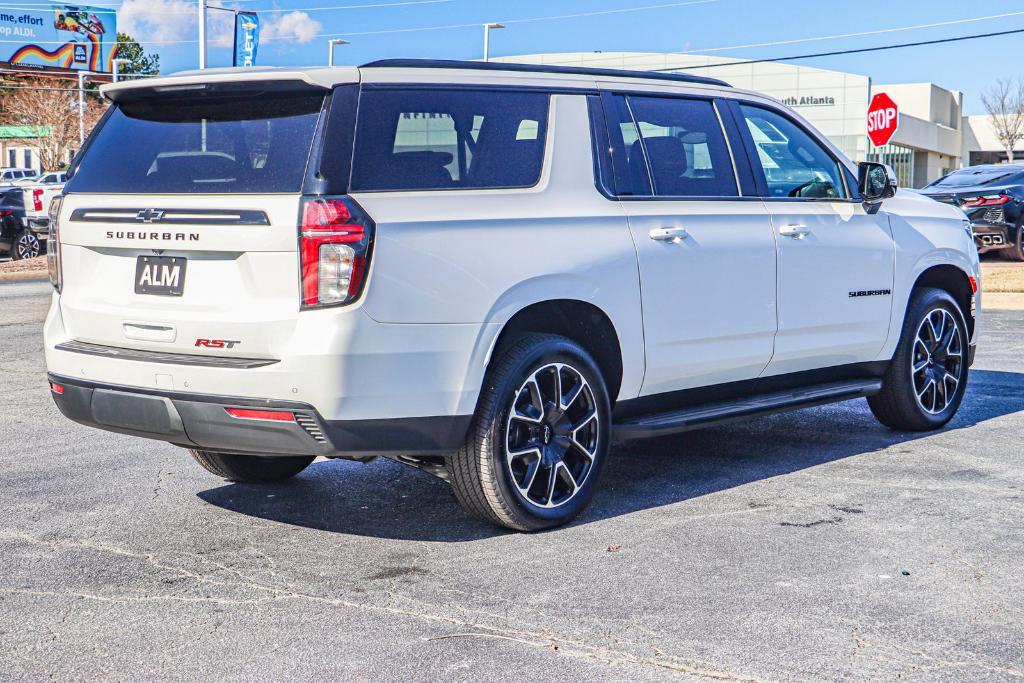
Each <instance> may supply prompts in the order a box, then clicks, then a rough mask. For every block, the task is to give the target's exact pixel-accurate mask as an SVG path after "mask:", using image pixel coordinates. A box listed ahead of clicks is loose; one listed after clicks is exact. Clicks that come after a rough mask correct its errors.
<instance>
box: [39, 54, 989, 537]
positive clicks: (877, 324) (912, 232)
mask: <svg viewBox="0 0 1024 683" xmlns="http://www.w3.org/2000/svg"><path fill="white" fill-rule="evenodd" d="M103 93H104V95H105V96H106V97H107V98H109V99H110V100H112V101H113V102H114V106H113V107H111V109H110V111H109V112H108V114H107V115H106V117H105V118H104V120H103V121H102V123H101V125H99V126H98V128H97V131H96V132H94V133H93V135H92V136H91V137H90V139H89V141H88V144H87V147H86V148H85V150H84V153H83V155H82V156H81V159H80V162H79V163H78V165H77V167H76V168H74V169H72V177H71V179H70V180H69V182H68V184H67V187H66V190H65V196H64V197H63V202H62V203H58V204H56V205H55V207H54V210H55V212H56V215H58V216H59V220H53V221H51V223H52V226H53V230H54V231H55V234H53V235H52V236H51V242H50V243H51V245H52V246H51V249H50V252H51V277H52V279H53V281H54V285H55V288H56V291H57V293H56V295H55V296H54V297H53V305H52V307H51V310H50V313H49V316H48V318H47V320H46V330H45V331H46V358H47V365H48V368H49V373H50V374H49V380H50V385H51V390H52V394H53V397H54V399H55V401H56V402H57V405H58V406H59V407H60V409H61V411H62V412H63V413H64V414H65V415H66V416H68V417H69V418H71V419H73V420H76V421H78V422H81V423H84V424H87V425H92V426H96V427H100V428H102V429H108V430H111V431H115V432H122V433H127V434H135V435H138V436H143V437H148V438H153V439H162V440H164V441H168V442H171V443H173V444H177V445H179V446H182V447H184V448H188V449H190V450H191V452H192V454H193V455H194V456H195V458H196V459H197V460H198V461H199V462H200V463H201V464H202V465H203V466H204V467H206V468H207V469H208V470H210V471H211V472H213V473H214V474H217V475H219V476H222V477H225V478H228V479H231V480H235V481H248V482H268V481H276V480H280V479H284V478H287V477H290V476H292V475H295V474H297V473H298V472H300V471H301V470H302V469H303V468H305V467H306V466H307V465H309V464H310V462H312V460H313V459H314V457H315V456H325V457H328V458H352V459H359V460H366V459H372V458H373V457H375V456H386V457H389V458H393V459H396V460H399V461H401V462H403V463H406V464H409V465H413V466H416V467H419V468H422V469H423V470H425V471H427V472H430V473H432V474H435V475H437V476H440V477H442V478H444V479H446V480H448V481H450V482H451V484H452V488H453V490H454V492H455V494H456V496H457V497H458V499H459V500H460V502H461V503H462V504H463V505H464V506H465V508H466V509H467V510H468V511H469V512H471V513H473V514H474V515H477V516H479V517H481V518H483V519H485V520H488V521H490V522H493V523H495V524H500V525H504V526H507V527H511V528H513V529H520V530H533V529H540V528H545V527H550V526H553V525H556V524H559V523H562V522H565V521H567V520H568V519H571V518H572V517H573V516H575V515H576V514H578V513H579V512H580V511H581V510H582V509H583V507H584V506H585V505H586V504H587V502H588V501H589V500H590V499H591V497H592V496H593V494H594V490H595V488H596V486H597V482H598V479H599V476H600V473H601V470H602V468H603V467H604V465H605V462H606V460H607V458H608V454H609V445H610V443H611V441H612V439H613V438H636V437H645V436H654V435H663V434H668V433H673V432H678V431H682V430H686V429H691V428H695V427H701V426H704V425H708V424H712V423H717V422H721V421H725V420H731V419H735V418H737V417H746V416H751V415H759V414H763V413H768V412H774V411H782V410H789V409H793V408H800V407H804V406H810V405H816V404H822V403H828V402H832V401H843V400H847V399H853V398H858V397H867V398H868V402H869V404H870V406H871V409H872V410H873V411H874V414H875V415H876V416H877V417H878V419H879V420H880V421H881V422H882V423H884V424H885V425H888V426H889V427H892V428H894V429H899V430H929V429H936V428H939V427H941V426H943V425H944V424H946V423H947V422H948V421H949V420H950V419H951V418H952V417H953V415H954V414H955V412H956V411H957V408H958V407H959V405H960V402H961V400H962V399H963V396H964V390H965V387H966V384H967V375H968V369H969V367H970V365H971V362H972V359H973V355H974V348H975V346H974V340H975V338H976V334H977V329H976V316H977V311H978V308H979V305H980V302H979V294H978V285H979V272H978V255H977V251H976V248H975V246H974V240H973V238H972V236H971V229H970V225H969V224H968V223H967V221H966V220H965V217H964V215H963V213H962V212H961V211H960V210H959V209H956V208H954V207H952V206H947V205H944V204H940V203H938V202H935V201H932V200H931V199H928V198H925V197H921V196H919V195H917V194H914V193H911V192H907V191H897V190H896V187H895V180H894V178H893V176H892V173H891V171H889V170H888V169H887V168H886V167H884V166H881V165H878V164H861V165H860V167H859V168H858V167H857V166H856V165H854V164H852V163H851V162H850V161H848V160H847V159H846V158H844V157H843V156H842V154H841V153H840V152H839V151H838V150H837V149H836V148H835V147H833V146H832V145H831V144H830V143H829V142H828V141H827V140H825V139H824V138H823V137H822V136H821V135H820V134H818V133H817V132H815V131H814V130H813V129H812V128H811V127H810V126H809V125H808V124H807V122H806V121H804V120H803V119H801V118H800V117H799V116H798V115H796V114H795V113H793V112H792V111H790V110H788V109H786V108H785V107H784V106H782V105H781V104H779V103H778V102H777V101H775V100H772V99H770V98H767V97H764V96H762V95H758V94H756V93H753V92H745V91H741V90H736V89H733V88H730V87H729V86H728V85H726V84H724V83H722V82H719V81H714V80H710V79H704V78H696V77H689V76H683V75H667V74H651V73H643V72H616V71H603V70H588V69H573V68H547V67H535V66H519V65H512V64H493V63H491V64H484V63H465V62H422V61H416V60H390V61H383V62H376V63H372V64H367V65H365V66H363V67H360V68H349V67H346V68H317V69H302V70H289V69H276V70H275V69H246V70H239V71H232V70H225V71H206V72H193V73H188V74H183V75H178V76H174V77H168V78H155V79H147V80H144V81H131V82H125V83H119V84H114V85H108V86H105V87H104V88H103ZM125 140H131V141H132V144H131V146H130V147H125V145H124V141H125Z"/></svg>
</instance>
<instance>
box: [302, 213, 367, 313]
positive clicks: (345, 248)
mask: <svg viewBox="0 0 1024 683" xmlns="http://www.w3.org/2000/svg"><path fill="white" fill-rule="evenodd" d="M373 231H374V226H373V221H371V220H370V218H369V217H368V216H367V215H366V214H365V213H364V212H363V210H362V209H361V208H360V207H359V205H358V204H356V203H355V202H354V201H352V200H351V199H349V198H348V197H308V198H306V199H304V200H303V203H302V225H301V226H300V228H299V255H300V258H301V265H302V268H301V270H302V282H301V284H302V305H303V306H304V307H317V306H339V305H344V304H348V303H351V302H353V301H355V300H356V299H357V298H359V294H360V292H362V289H363V284H364V281H365V280H366V270H367V266H368V265H369V260H370V251H371V248H372V246H373Z"/></svg>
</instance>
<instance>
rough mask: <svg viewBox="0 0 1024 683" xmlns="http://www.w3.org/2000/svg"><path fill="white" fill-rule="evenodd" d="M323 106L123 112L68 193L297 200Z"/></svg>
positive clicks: (223, 104) (315, 97)
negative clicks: (274, 196) (233, 195)
mask: <svg viewBox="0 0 1024 683" xmlns="http://www.w3.org/2000/svg"><path fill="white" fill-rule="evenodd" d="M323 103H324V95H322V94H280V95H276V94H269V93H260V94H259V95H256V96H252V97H248V98H240V97H195V98H193V99H191V100H182V99H175V100H171V99H168V98H161V97H153V98H145V99H141V100H138V101H134V102H128V103H124V104H118V105H116V106H115V107H114V109H113V111H112V112H111V113H110V115H109V117H108V118H107V119H106V120H105V122H104V123H103V125H102V126H101V127H100V128H99V130H97V131H96V133H94V135H93V137H92V138H91V139H90V141H89V147H88V148H87V149H86V151H85V153H84V155H83V156H82V160H81V162H80V164H79V166H78V168H77V169H76V171H75V173H74V176H73V177H72V178H71V180H70V181H69V183H68V188H67V191H68V192H96V193H114V194H184V193H204V194H219V193H293V192H294V193H297V192H300V191H301V189H302V185H303V180H304V179H305V172H306V164H307V162H308V160H309V153H310V148H311V146H312V144H313V137H314V132H315V130H316V126H317V121H318V119H319V116H320V112H321V109H322V107H323ZM129 150H130V152H129Z"/></svg>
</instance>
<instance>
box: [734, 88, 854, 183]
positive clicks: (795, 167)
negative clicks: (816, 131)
mask: <svg viewBox="0 0 1024 683" xmlns="http://www.w3.org/2000/svg"><path fill="white" fill-rule="evenodd" d="M740 108H741V109H742V111H743V116H744V118H746V121H747V127H748V128H749V129H750V135H751V136H752V137H753V138H754V147H755V148H756V149H757V157H758V160H759V161H760V165H761V168H763V169H764V175H765V180H766V181H767V182H768V196H770V197H790V198H802V199H840V198H844V197H846V196H847V195H846V190H845V189H844V187H843V181H842V171H841V170H840V168H839V163H838V162H837V161H836V160H835V159H834V158H833V157H832V155H830V154H829V153H828V152H827V151H825V148H824V147H822V146H821V144H819V143H818V141H817V140H815V139H814V138H813V137H811V136H810V135H809V134H808V133H806V132H805V131H804V130H803V128H800V127H799V126H798V125H796V124H795V123H793V122H792V121H790V120H789V119H787V118H786V117H784V116H781V115H779V114H776V113H775V112H773V111H769V110H767V109H761V108H760V107H751V106H747V105H741V107H740Z"/></svg>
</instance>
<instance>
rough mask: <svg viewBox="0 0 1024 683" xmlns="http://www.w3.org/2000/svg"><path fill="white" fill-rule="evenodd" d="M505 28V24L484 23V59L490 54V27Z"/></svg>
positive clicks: (488, 57)
mask: <svg viewBox="0 0 1024 683" xmlns="http://www.w3.org/2000/svg"><path fill="white" fill-rule="evenodd" d="M492 28H493V29H499V28H505V24H484V61H485V62H486V61H487V60H488V59H490V56H491V29H492Z"/></svg>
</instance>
